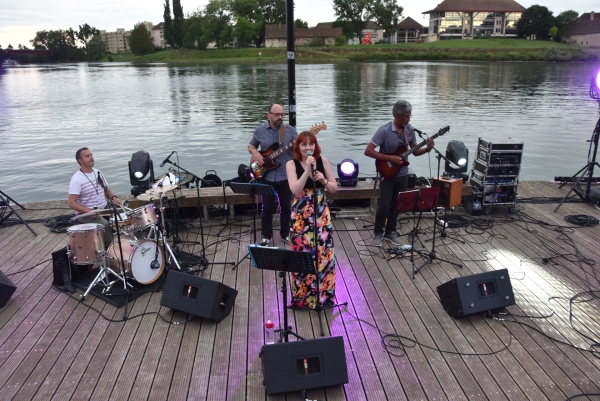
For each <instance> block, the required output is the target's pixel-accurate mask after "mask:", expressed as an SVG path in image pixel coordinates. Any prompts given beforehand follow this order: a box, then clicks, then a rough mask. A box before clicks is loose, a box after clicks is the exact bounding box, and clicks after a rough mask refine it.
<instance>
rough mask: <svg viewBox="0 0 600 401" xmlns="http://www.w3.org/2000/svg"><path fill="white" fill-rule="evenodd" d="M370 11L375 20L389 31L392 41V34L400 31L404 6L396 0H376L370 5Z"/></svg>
mask: <svg viewBox="0 0 600 401" xmlns="http://www.w3.org/2000/svg"><path fill="white" fill-rule="evenodd" d="M369 11H370V12H371V18H372V19H373V21H375V22H376V23H377V25H379V26H380V27H382V28H383V30H384V31H385V33H387V36H388V43H391V38H392V35H394V33H396V32H397V31H398V25H400V22H401V21H402V19H401V17H402V12H403V11H404V8H402V7H400V6H399V5H398V4H397V3H396V0H376V1H374V2H373V3H371V4H370V5H369ZM382 39H383V38H382Z"/></svg>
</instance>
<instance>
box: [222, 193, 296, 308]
mask: <svg viewBox="0 0 600 401" xmlns="http://www.w3.org/2000/svg"><path fill="white" fill-rule="evenodd" d="M229 186H230V187H231V190H232V191H233V192H235V193H236V194H248V195H250V197H251V198H252V203H253V204H254V213H253V214H252V232H253V235H254V245H256V244H257V243H258V242H257V239H256V215H257V214H258V207H257V206H256V203H255V200H256V195H262V196H275V195H276V194H275V190H274V189H273V187H272V186H270V185H267V184H259V183H255V182H251V183H248V184H246V183H239V182H230V183H229ZM249 257H250V252H248V253H247V254H246V256H244V257H243V258H242V260H240V261H239V262H237V263H236V264H235V266H233V267H232V269H235V268H236V267H238V266H239V265H240V264H241V263H242V262H243V261H244V260H246V259H247V258H249ZM284 306H285V305H284Z"/></svg>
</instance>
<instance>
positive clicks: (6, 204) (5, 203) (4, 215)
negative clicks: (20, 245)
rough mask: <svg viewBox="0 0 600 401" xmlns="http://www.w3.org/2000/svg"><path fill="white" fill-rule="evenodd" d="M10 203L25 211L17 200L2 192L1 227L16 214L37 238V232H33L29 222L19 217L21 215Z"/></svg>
mask: <svg viewBox="0 0 600 401" xmlns="http://www.w3.org/2000/svg"><path fill="white" fill-rule="evenodd" d="M10 202H13V203H14V204H15V205H17V206H19V207H20V208H21V209H22V210H25V208H24V207H23V206H21V205H20V204H19V203H18V202H17V201H16V200H14V199H13V198H11V197H10V196H8V195H6V194H5V193H4V192H2V191H0V226H1V225H3V224H4V222H5V221H6V220H8V218H9V217H10V216H12V215H13V214H14V215H15V216H17V218H18V219H19V220H20V221H21V223H23V224H25V226H27V228H28V229H29V231H31V232H32V233H33V235H35V236H36V237H37V234H36V233H35V231H33V229H32V228H31V227H29V224H27V222H26V221H25V220H23V218H22V217H21V216H19V213H17V211H16V210H15V209H13V207H12V206H11V205H10ZM7 208H8V209H9V210H10V212H9V211H8V210H7Z"/></svg>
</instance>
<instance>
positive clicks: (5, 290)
mask: <svg viewBox="0 0 600 401" xmlns="http://www.w3.org/2000/svg"><path fill="white" fill-rule="evenodd" d="M16 289H17V286H16V285H14V284H13V283H12V282H11V281H10V280H9V279H8V277H6V276H5V275H4V273H2V272H1V271H0V308H4V306H5V305H6V303H7V302H8V300H9V299H10V297H11V296H12V294H13V292H15V290H16Z"/></svg>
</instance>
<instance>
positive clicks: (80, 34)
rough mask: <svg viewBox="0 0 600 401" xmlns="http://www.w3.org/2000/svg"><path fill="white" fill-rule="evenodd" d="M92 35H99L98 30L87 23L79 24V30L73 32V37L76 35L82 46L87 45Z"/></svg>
mask: <svg viewBox="0 0 600 401" xmlns="http://www.w3.org/2000/svg"><path fill="white" fill-rule="evenodd" d="M94 35H100V31H99V30H97V29H96V28H94V27H93V26H89V25H88V24H87V23H86V24H83V25H79V30H78V31H76V32H75V37H77V39H78V40H79V41H80V42H81V43H83V45H84V46H87V44H88V42H89V41H90V40H91V39H92V38H93V37H94Z"/></svg>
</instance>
